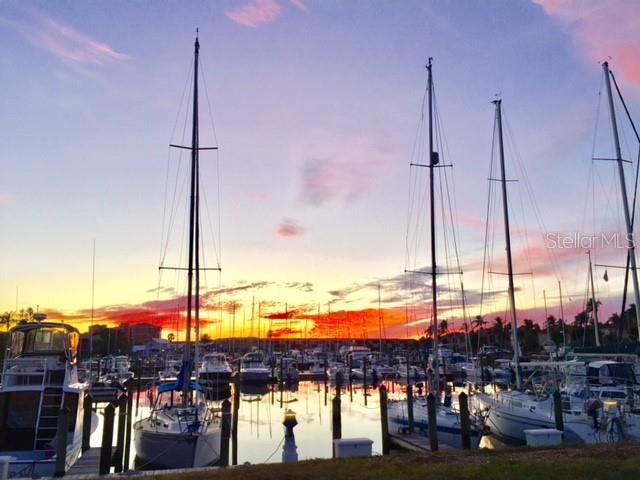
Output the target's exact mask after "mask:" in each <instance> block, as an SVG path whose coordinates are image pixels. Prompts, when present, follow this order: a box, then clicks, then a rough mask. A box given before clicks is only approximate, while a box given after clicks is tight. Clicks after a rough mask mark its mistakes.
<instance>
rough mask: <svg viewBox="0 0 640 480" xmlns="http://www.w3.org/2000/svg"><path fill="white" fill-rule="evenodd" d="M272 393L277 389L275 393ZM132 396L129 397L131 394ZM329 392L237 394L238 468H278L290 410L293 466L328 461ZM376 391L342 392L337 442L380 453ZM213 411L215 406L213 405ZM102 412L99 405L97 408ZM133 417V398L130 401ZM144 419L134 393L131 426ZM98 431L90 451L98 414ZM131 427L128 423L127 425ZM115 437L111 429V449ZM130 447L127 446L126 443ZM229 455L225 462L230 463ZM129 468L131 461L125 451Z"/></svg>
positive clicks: (302, 389)
mask: <svg viewBox="0 0 640 480" xmlns="http://www.w3.org/2000/svg"><path fill="white" fill-rule="evenodd" d="M275 388H277V387H275ZM389 388H390V392H391V390H394V391H395V392H396V393H398V392H399V391H400V387H399V386H397V385H394V386H391V385H390V386H389ZM134 395H135V393H134ZM334 395H335V390H334V389H333V388H331V387H329V388H328V391H326V392H325V388H324V384H322V383H316V382H300V384H299V385H298V387H297V389H296V390H295V391H291V390H287V391H283V392H278V391H274V392H270V391H267V392H264V389H263V391H256V390H255V389H253V390H251V389H246V388H241V389H240V405H239V411H238V452H237V455H238V463H239V464H243V463H279V462H281V461H282V444H283V438H284V426H283V425H282V422H283V420H284V414H285V412H286V411H287V410H289V409H290V410H293V411H294V412H295V414H296V419H297V421H298V425H297V426H296V427H295V429H294V433H295V439H296V445H297V453H298V459H299V460H305V459H311V458H331V456H332V434H331V400H332V398H333V397H334ZM378 399H379V397H378V390H377V389H372V388H371V387H369V389H368V395H367V397H366V399H365V396H364V392H363V389H362V386H361V385H360V386H358V387H355V386H354V390H353V394H352V395H350V393H349V391H348V389H347V391H344V390H343V393H342V409H341V411H342V438H355V437H366V438H369V439H371V440H373V447H372V448H373V453H374V454H376V453H380V452H381V451H382V444H381V431H380V409H379V402H378ZM214 405H215V402H214ZM100 406H102V405H100ZM133 410H134V414H135V397H134V407H133ZM148 414H149V405H148V400H147V394H146V392H141V393H140V406H139V409H138V415H137V416H134V418H133V422H135V421H136V420H138V419H140V418H143V417H145V416H147V415H148ZM98 417H99V418H100V421H99V424H98V428H97V429H96V431H95V432H94V433H93V434H92V436H91V446H92V447H99V446H100V444H101V441H102V414H101V412H99V415H98ZM133 422H132V423H133ZM116 431H117V415H116V425H115V426H114V444H115V435H116ZM132 443H133V442H132ZM232 452H233V451H232V450H231V453H230V456H229V457H230V459H229V461H230V462H231V459H232V458H233V456H232V455H233V453H232ZM131 459H132V460H131V468H133V464H134V459H135V450H134V445H133V444H132V445H131Z"/></svg>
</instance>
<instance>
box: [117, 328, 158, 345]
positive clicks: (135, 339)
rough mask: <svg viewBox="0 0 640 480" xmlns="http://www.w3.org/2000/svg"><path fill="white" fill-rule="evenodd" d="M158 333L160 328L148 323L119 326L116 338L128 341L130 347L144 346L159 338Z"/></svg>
mask: <svg viewBox="0 0 640 480" xmlns="http://www.w3.org/2000/svg"><path fill="white" fill-rule="evenodd" d="M160 331H161V328H160V327H156V326H155V325H152V324H150V323H138V324H133V325H121V326H120V327H118V336H119V337H121V338H127V339H129V343H130V345H146V344H147V343H149V342H150V341H151V340H152V339H154V338H159V337H160Z"/></svg>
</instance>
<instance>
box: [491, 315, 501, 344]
mask: <svg viewBox="0 0 640 480" xmlns="http://www.w3.org/2000/svg"><path fill="white" fill-rule="evenodd" d="M493 329H494V331H495V334H496V338H498V339H499V341H498V346H499V347H500V348H502V347H504V320H502V318H500V317H496V318H495V319H494V320H493Z"/></svg>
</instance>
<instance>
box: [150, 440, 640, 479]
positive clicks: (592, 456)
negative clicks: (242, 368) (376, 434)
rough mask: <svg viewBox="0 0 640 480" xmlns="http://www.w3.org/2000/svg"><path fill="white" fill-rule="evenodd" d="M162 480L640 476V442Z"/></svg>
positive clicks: (391, 458) (310, 464)
mask: <svg viewBox="0 0 640 480" xmlns="http://www.w3.org/2000/svg"><path fill="white" fill-rule="evenodd" d="M157 477H158V478H159V479H161V480H173V478H176V479H177V478H180V480H205V479H207V480H208V479H212V480H218V479H220V480H222V479H224V480H297V479H300V480H341V479H345V480H440V479H442V480H467V479H486V480H502V479H504V480H535V479H544V480H573V479H581V480H600V479H603V480H609V479H610V480H627V479H628V480H632V479H633V480H638V479H640V446H638V445H619V446H618V445H616V446H610V445H604V446H603V445H597V446H582V447H579V448H578V447H559V448H553V449H530V448H517V449H508V450H502V451H495V450H494V451H479V452H446V453H444V452H442V453H436V454H424V455H418V454H409V453H394V454H392V455H388V456H385V457H380V456H377V457H369V458H351V459H336V460H307V461H302V462H299V463H295V464H286V465H283V464H270V465H242V466H239V467H233V468H227V469H218V470H207V471H200V472H190V473H182V474H166V475H157Z"/></svg>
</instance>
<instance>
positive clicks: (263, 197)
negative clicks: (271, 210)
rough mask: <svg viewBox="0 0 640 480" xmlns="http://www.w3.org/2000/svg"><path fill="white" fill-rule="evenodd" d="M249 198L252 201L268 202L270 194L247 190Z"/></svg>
mask: <svg viewBox="0 0 640 480" xmlns="http://www.w3.org/2000/svg"><path fill="white" fill-rule="evenodd" d="M249 199H250V200H252V201H254V202H268V201H269V200H271V195H269V194H268V193H264V192H249Z"/></svg>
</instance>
